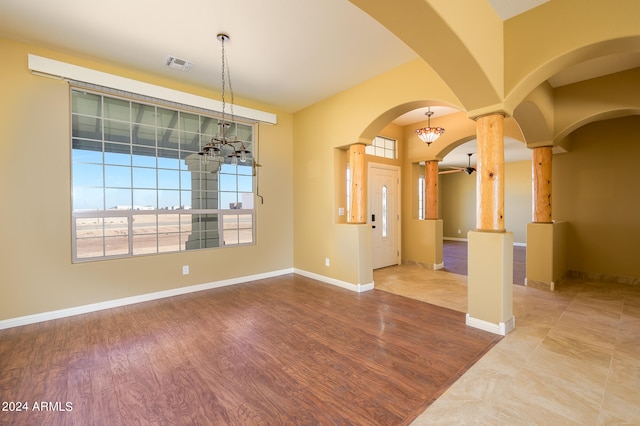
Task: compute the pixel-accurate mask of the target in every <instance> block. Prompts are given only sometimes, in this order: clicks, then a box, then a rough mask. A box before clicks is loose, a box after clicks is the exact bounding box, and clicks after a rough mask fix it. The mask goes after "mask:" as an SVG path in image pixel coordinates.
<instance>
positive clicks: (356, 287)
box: [293, 268, 374, 293]
mask: <svg viewBox="0 0 640 426" xmlns="http://www.w3.org/2000/svg"><path fill="white" fill-rule="evenodd" d="M293 272H294V273H295V274H298V275H302V276H304V277H307V278H312V279H314V280H317V281H322V282H323V283H327V284H331V285H335V286H337V287H341V288H345V289H347V290H351V291H355V292H356V293H362V292H364V291H369V290H373V288H374V283H373V282H370V283H368V284H360V283H358V284H352V283H348V282H346V281H341V280H337V279H335V278H331V277H325V276H324V275H319V274H316V273H313V272H309V271H305V270H303V269H298V268H294V270H293Z"/></svg>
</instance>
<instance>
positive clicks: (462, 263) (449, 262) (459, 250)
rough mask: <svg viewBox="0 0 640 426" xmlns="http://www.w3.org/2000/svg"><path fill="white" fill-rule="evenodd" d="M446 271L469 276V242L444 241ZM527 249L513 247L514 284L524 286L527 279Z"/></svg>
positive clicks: (443, 251)
mask: <svg viewBox="0 0 640 426" xmlns="http://www.w3.org/2000/svg"><path fill="white" fill-rule="evenodd" d="M442 254H443V257H444V269H443V270H444V271H447V272H451V273H453V274H459V275H465V276H466V275H467V242H466V241H454V240H443V241H442ZM526 264H527V248H526V247H523V246H513V283H514V284H519V285H524V279H525V277H526Z"/></svg>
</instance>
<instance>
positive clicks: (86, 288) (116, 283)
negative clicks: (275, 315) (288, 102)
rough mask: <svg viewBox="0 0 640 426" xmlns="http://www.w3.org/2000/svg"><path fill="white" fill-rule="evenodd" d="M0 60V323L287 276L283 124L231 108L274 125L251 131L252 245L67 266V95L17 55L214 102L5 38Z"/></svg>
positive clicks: (287, 169)
mask: <svg viewBox="0 0 640 426" xmlns="http://www.w3.org/2000/svg"><path fill="white" fill-rule="evenodd" d="M0 52H2V55H3V58H4V65H3V70H2V78H1V79H0V89H1V91H0V93H2V96H1V97H0V116H2V125H1V126H0V173H1V176H2V178H1V179H0V187H1V190H0V194H2V206H3V208H2V210H1V212H0V219H1V220H0V227H1V228H0V235H2V245H1V252H0V320H3V319H9V318H16V317H20V316H25V315H30V314H35V313H42V312H48V311H53V310H58V309H63V308H70V307H75V306H80V305H86V304H91V303H97V302H103V301H110V300H114V299H119V298H124V297H129V296H135V295H141V294H146V293H152V292H157V291H162V290H168V289H174V288H179V287H184V286H190V285H195V284H202V283H208V282H214V281H218V280H223V279H230V278H236V277H242V276H248V275H253V274H259V273H267V272H271V271H278V270H282V269H285V268H291V267H293V228H292V210H293V192H292V181H293V175H292V164H293V157H292V154H293V151H292V116H291V115H290V114H286V113H283V112H282V111H277V110H274V109H273V108H271V107H269V106H267V105H256V104H251V103H248V102H247V103H242V102H241V101H240V102H238V103H239V104H242V105H244V106H248V107H252V108H259V109H263V110H266V111H269V112H274V113H276V114H277V116H278V124H277V125H274V126H266V125H263V126H261V127H260V163H262V164H263V166H264V167H262V169H261V170H260V192H261V194H262V195H263V196H264V204H260V203H259V201H257V202H256V210H257V224H256V227H257V228H256V229H257V244H256V245H252V246H248V247H236V248H225V249H212V250H200V251H192V252H182V253H174V254H162V255H155V256H144V257H136V258H127V259H119V260H106V261H99V262H87V263H81V264H72V263H71V201H70V196H71V195H70V193H71V191H70V187H71V183H70V144H71V142H70V133H69V128H70V119H69V86H68V84H67V83H66V82H64V81H62V80H56V79H51V78H46V77H41V76H35V75H32V74H31V73H30V72H29V71H28V69H27V54H28V53H34V54H38V55H41V56H45V57H50V58H52V59H57V60H62V61H66V62H70V63H73V64H76V65H81V66H84V67H88V68H93V69H97V70H100V71H106V72H110V73H113V74H118V75H122V76H124V77H128V78H133V79H137V80H142V81H145V82H148V83H152V84H157V85H162V86H165V87H170V88H173V89H177V90H183V91H187V92H191V93H195V94H199V95H204V96H212V97H215V98H217V97H218V95H217V94H215V93H210V92H208V91H206V90H204V89H202V88H198V87H190V86H188V85H185V84H176V83H174V82H173V81H169V80H163V79H160V78H157V77H153V76H148V75H142V74H137V73H135V72H133V71H127V70H123V69H117V68H115V67H113V66H108V65H104V64H100V63H97V62H90V61H88V60H86V59H81V58H75V57H70V56H67V55H64V54H61V53H59V52H54V51H48V50H46V49H43V48H40V47H36V46H29V45H24V44H20V43H16V42H13V41H9V40H6V39H0ZM182 265H189V266H190V271H191V273H190V275H186V276H183V275H182Z"/></svg>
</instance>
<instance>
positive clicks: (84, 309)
mask: <svg viewBox="0 0 640 426" xmlns="http://www.w3.org/2000/svg"><path fill="white" fill-rule="evenodd" d="M293 272H294V270H293V268H288V269H281V270H279V271H271V272H265V273H262V274H255V275H248V276H244V277H238V278H230V279H227V280H221V281H214V282H209V283H204V284H197V285H192V286H188V287H179V288H174V289H171V290H164V291H158V292H155V293H147V294H141V295H139V296H131V297H125V298H123V299H116V300H109V301H105V302H98V303H92V304H90V305H83V306H76V307H73V308H68V309H60V310H57V311H49V312H42V313H39V314H34V315H27V316H23V317H17V318H10V319H7V320H2V321H0V330H3V329H5V328H12V327H19V326H21V325H27V324H34V323H37V322H42V321H49V320H53V319H58V318H64V317H70V316H74V315H80V314H86V313H89V312H95V311H101V310H104V309H111V308H117V307H120V306H125V305H133V304H135V303H141V302H148V301H151V300H157V299H164V298H166V297H172V296H179V295H181V294H187V293H194V292H197V291H203V290H210V289H213V288H219V287H226V286H230V285H234V284H242V283H245V282H249V281H255V280H261V279H265V278H272V277H277V276H280V275H285V274H291V273H293Z"/></svg>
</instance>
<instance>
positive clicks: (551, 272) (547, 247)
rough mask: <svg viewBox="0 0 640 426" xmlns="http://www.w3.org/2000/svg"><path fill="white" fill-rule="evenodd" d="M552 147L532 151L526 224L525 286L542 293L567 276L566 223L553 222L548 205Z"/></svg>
mask: <svg viewBox="0 0 640 426" xmlns="http://www.w3.org/2000/svg"><path fill="white" fill-rule="evenodd" d="M552 154H553V148H552V147H551V146H542V147H538V148H533V155H532V158H531V173H532V191H531V192H532V205H533V211H532V218H531V219H532V222H533V223H529V224H528V225H527V266H526V271H527V277H526V278H525V285H527V286H529V287H534V288H538V289H541V290H551V291H553V290H554V289H555V283H556V282H559V281H561V280H562V278H563V277H564V275H565V273H566V265H565V264H564V259H565V256H564V254H563V249H562V247H564V241H565V239H566V228H567V227H566V223H565V224H562V223H554V222H553V219H552V217H553V216H552V214H551V213H552V208H551V207H552V206H551V168H552V163H551V158H552Z"/></svg>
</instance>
